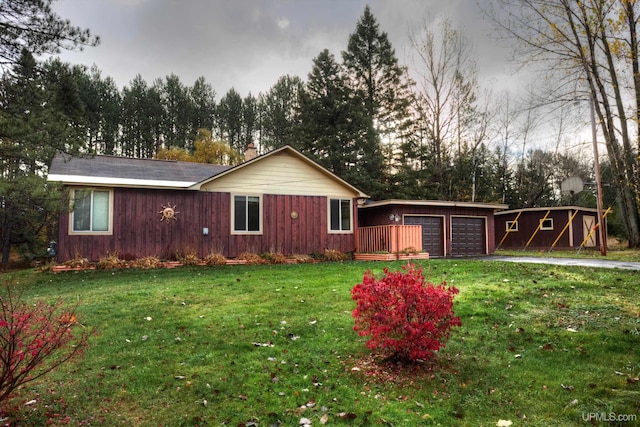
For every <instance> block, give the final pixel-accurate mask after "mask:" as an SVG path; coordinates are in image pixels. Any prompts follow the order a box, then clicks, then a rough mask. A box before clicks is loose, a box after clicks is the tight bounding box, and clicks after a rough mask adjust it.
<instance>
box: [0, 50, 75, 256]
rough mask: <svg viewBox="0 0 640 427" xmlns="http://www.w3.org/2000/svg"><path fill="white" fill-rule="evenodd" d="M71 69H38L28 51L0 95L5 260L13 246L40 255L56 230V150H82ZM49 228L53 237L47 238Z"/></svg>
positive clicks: (0, 214)
mask: <svg viewBox="0 0 640 427" xmlns="http://www.w3.org/2000/svg"><path fill="white" fill-rule="evenodd" d="M75 83H76V81H75V79H74V77H73V73H72V71H71V69H70V68H69V67H68V66H67V65H65V64H62V63H60V62H59V61H52V62H50V63H47V64H45V65H44V66H43V67H39V66H38V64H37V63H36V61H35V60H34V58H33V56H32V55H31V54H30V53H29V52H28V51H26V50H25V51H23V55H22V57H21V58H20V60H19V61H18V63H17V64H16V65H15V66H14V68H13V73H12V75H9V74H8V73H7V74H5V75H4V76H3V79H2V84H1V85H0V87H1V92H0V111H1V113H0V142H1V143H0V176H1V178H2V179H0V241H1V242H2V262H3V263H6V262H8V260H9V255H10V250H11V247H19V248H20V249H21V251H22V252H23V254H24V255H32V254H38V253H40V254H42V252H41V251H42V250H43V247H42V245H43V241H46V240H47V238H50V236H52V235H53V234H51V233H53V232H54V230H53V228H54V227H53V226H51V220H53V219H54V218H55V215H56V214H57V212H58V209H59V204H58V202H59V197H58V196H59V195H58V193H57V192H56V191H54V189H53V186H51V185H49V184H47V183H46V180H45V178H44V177H45V175H46V172H47V167H48V165H49V164H50V162H51V159H53V156H54V155H55V153H56V152H57V151H63V152H68V153H77V152H80V151H84V149H83V142H84V141H83V134H82V128H81V127H80V123H81V121H82V116H83V112H84V110H83V105H82V103H81V102H80V97H79V94H78V89H77V86H76V84H75ZM47 226H49V227H48V228H47V230H48V232H49V233H50V234H49V235H46V234H45V235H43V234H42V233H43V230H45V228H46V227H47Z"/></svg>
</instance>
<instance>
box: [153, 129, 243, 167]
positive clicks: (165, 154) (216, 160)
mask: <svg viewBox="0 0 640 427" xmlns="http://www.w3.org/2000/svg"><path fill="white" fill-rule="evenodd" d="M193 146H194V152H193V154H191V153H189V152H188V151H187V150H185V149H184V148H176V147H171V148H161V149H160V150H158V152H157V153H156V156H155V158H156V159H159V160H179V161H183V162H194V163H211V164H215V165H230V166H235V165H237V164H239V163H241V162H242V161H243V160H244V156H243V155H242V153H240V152H239V151H237V150H235V149H233V148H231V147H230V146H229V144H227V143H225V142H224V141H216V140H214V139H213V138H212V136H211V131H209V130H207V129H198V133H197V134H196V140H195V141H194V144H193Z"/></svg>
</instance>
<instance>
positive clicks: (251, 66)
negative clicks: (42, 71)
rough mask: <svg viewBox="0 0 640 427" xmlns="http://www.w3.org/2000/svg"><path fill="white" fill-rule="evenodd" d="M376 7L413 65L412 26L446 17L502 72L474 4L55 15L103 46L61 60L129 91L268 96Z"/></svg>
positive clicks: (67, 3) (499, 55)
mask: <svg viewBox="0 0 640 427" xmlns="http://www.w3.org/2000/svg"><path fill="white" fill-rule="evenodd" d="M366 4H369V5H370V7H371V10H372V13H373V14H374V16H375V17H376V19H377V20H378V23H379V24H380V27H381V30H382V31H385V32H387V33H388V35H389V38H390V40H391V42H392V44H393V46H394V47H395V49H396V53H397V55H398V58H399V59H400V61H401V62H405V61H406V57H407V54H408V51H409V50H410V48H409V37H408V34H409V31H410V28H415V27H416V26H421V25H424V23H425V22H430V21H432V20H434V19H437V18H439V17H442V16H447V17H449V18H450V19H451V20H452V21H453V22H455V23H456V25H457V26H459V27H460V28H462V29H464V31H465V33H467V34H468V35H469V37H470V38H471V39H472V40H473V42H474V44H475V46H477V52H478V56H479V57H478V61H479V64H480V67H481V72H485V73H488V74H495V73H500V72H501V70H502V69H504V62H503V58H504V53H503V52H502V51H501V50H499V49H496V48H495V43H493V42H492V41H491V40H489V39H488V37H487V24H486V22H484V21H483V20H482V18H481V16H480V12H479V11H478V9H477V8H476V6H475V2H472V1H469V0H448V1H442V0H394V1H393V2H390V1H386V0H370V1H365V0H346V1H345V0H263V1H258V0H234V1H227V0H101V1H91V2H89V1H86V0H59V1H57V2H55V3H54V7H55V10H56V11H57V12H58V13H59V14H60V15H61V16H62V17H64V18H68V19H70V20H71V22H72V23H73V24H74V25H78V26H81V27H86V28H89V29H91V31H92V32H93V33H95V34H97V35H99V36H100V37H101V39H102V43H101V45H100V46H98V47H95V48H87V49H85V50H84V51H83V52H66V53H63V54H62V55H61V56H62V59H63V60H65V61H69V62H71V63H80V64H86V65H89V66H90V65H92V64H94V63H95V64H96V65H97V67H98V68H99V69H100V70H102V73H103V76H111V77H113V78H114V79H115V81H116V83H117V84H118V85H119V86H120V87H122V86H124V85H127V84H128V83H129V82H130V81H131V80H132V79H133V78H134V77H135V76H136V75H137V74H141V75H142V77H143V78H144V79H145V80H146V81H147V82H152V81H153V80H154V79H156V78H164V77H165V76H167V75H169V74H171V73H174V74H176V75H178V76H179V77H180V79H181V81H182V82H183V83H185V84H189V85H190V84H192V82H193V81H194V80H195V79H196V78H197V77H199V76H204V77H205V79H206V81H207V82H208V83H210V84H211V85H212V86H213V88H214V89H215V90H216V92H217V93H218V97H220V96H222V95H223V94H224V93H226V91H227V90H229V89H230V88H231V87H234V88H235V89H236V90H238V92H239V93H240V94H241V95H243V96H244V95H246V94H247V93H249V92H251V93H253V94H254V95H257V94H258V93H259V92H265V91H267V90H268V89H269V88H270V87H271V86H272V85H273V84H274V83H275V82H276V80H277V79H278V77H280V76H282V75H285V74H291V75H298V76H300V77H303V78H305V77H306V75H307V74H308V73H309V71H310V70H311V67H312V60H313V58H314V57H315V56H317V55H318V54H319V53H320V52H321V51H322V49H325V48H327V49H329V50H330V51H331V52H333V53H334V54H335V55H336V56H339V54H340V52H341V51H342V50H344V49H346V46H347V40H348V36H349V34H351V33H352V32H353V31H354V30H355V26H356V22H357V21H358V19H359V18H360V16H361V15H362V12H363V10H364V7H365V6H366Z"/></svg>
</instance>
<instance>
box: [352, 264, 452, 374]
mask: <svg viewBox="0 0 640 427" xmlns="http://www.w3.org/2000/svg"><path fill="white" fill-rule="evenodd" d="M403 270H404V271H398V272H391V271H389V270H388V269H386V268H385V269H384V276H383V277H382V278H381V279H379V280H378V279H376V278H375V277H374V275H373V274H372V273H371V272H370V271H367V272H366V273H365V275H364V279H363V281H362V283H360V284H358V285H356V286H355V287H354V288H353V289H352V290H351V296H352V299H353V300H355V301H356V308H355V309H354V310H353V313H352V315H353V317H354V318H355V326H354V328H353V329H354V330H355V331H357V332H358V335H360V336H369V337H370V338H369V340H368V341H367V347H369V348H370V349H372V350H375V351H378V352H380V353H381V354H382V355H384V356H386V357H388V358H389V359H392V360H395V361H417V360H428V359H430V358H431V357H433V354H434V352H435V351H438V350H439V349H440V348H442V347H444V346H445V341H446V340H447V339H448V337H449V332H450V329H451V328H452V327H453V326H460V325H461V322H460V318H459V317H456V316H455V315H454V312H453V298H454V297H455V295H456V294H457V293H458V290H457V289H456V288H454V287H447V286H446V284H445V283H442V284H440V285H433V284H431V283H425V280H424V277H423V275H422V269H416V268H415V266H414V265H413V264H408V265H407V266H405V267H403Z"/></svg>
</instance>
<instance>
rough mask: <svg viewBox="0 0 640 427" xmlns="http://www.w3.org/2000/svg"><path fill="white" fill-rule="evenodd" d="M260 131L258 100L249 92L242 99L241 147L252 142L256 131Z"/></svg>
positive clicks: (243, 147)
mask: <svg viewBox="0 0 640 427" xmlns="http://www.w3.org/2000/svg"><path fill="white" fill-rule="evenodd" d="M259 132H260V111H259V109H258V100H257V99H256V98H255V97H254V96H253V95H251V93H249V95H247V96H246V97H245V98H244V100H243V101H242V147H240V148H242V149H243V150H244V149H245V148H246V147H248V146H249V144H252V143H253V141H254V139H255V135H256V133H259Z"/></svg>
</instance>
